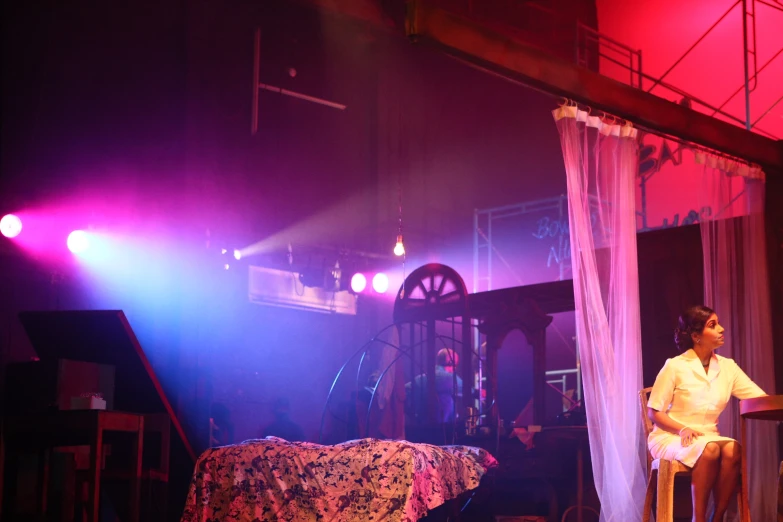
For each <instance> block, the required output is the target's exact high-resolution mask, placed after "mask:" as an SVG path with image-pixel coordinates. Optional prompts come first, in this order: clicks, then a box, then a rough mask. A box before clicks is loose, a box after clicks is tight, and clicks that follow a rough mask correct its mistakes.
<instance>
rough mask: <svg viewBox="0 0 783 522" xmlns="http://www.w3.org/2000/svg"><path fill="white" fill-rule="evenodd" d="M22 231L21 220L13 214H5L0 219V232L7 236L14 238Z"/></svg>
mask: <svg viewBox="0 0 783 522" xmlns="http://www.w3.org/2000/svg"><path fill="white" fill-rule="evenodd" d="M21 231H22V220H21V219H19V218H18V217H17V216H15V215H13V214H6V215H5V216H3V219H0V233H1V234H3V235H4V236H5V237H7V238H14V237H16V236H18V235H19V233H20V232H21Z"/></svg>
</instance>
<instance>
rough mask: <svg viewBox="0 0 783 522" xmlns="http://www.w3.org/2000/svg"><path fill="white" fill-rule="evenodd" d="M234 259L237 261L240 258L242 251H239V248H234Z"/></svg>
mask: <svg viewBox="0 0 783 522" xmlns="http://www.w3.org/2000/svg"><path fill="white" fill-rule="evenodd" d="M234 259H236V260H237V261H239V260H240V259H242V252H240V251H239V250H234Z"/></svg>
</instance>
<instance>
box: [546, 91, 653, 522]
mask: <svg viewBox="0 0 783 522" xmlns="http://www.w3.org/2000/svg"><path fill="white" fill-rule="evenodd" d="M553 115H554V117H555V121H556V122H557V128H558V131H559V133H560V142H561V146H562V149H563V158H564V160H565V169H566V176H567V178H568V220H569V226H570V239H571V264H572V269H573V280H574V295H575V299H576V318H577V319H576V320H577V325H576V334H577V340H578V342H579V351H580V357H581V361H582V371H583V381H582V382H583V385H584V398H585V409H586V412H587V425H588V426H587V427H588V430H589V435H590V454H591V457H592V464H593V477H594V481H595V487H596V490H597V492H598V497H599V499H600V501H601V521H602V522H603V521H607V522H608V521H614V522H634V521H638V520H641V518H642V516H641V510H642V506H643V504H644V493H645V484H646V477H645V464H644V462H645V460H644V452H643V451H644V447H645V446H644V444H645V441H643V440H642V425H641V418H640V409H639V403H638V392H639V390H640V389H641V388H642V357H641V326H640V318H639V275H638V263H637V255H636V211H635V206H636V205H635V204H636V196H635V180H636V173H637V163H638V160H637V156H638V142H637V135H636V130H635V129H634V128H633V127H632V126H631V125H629V124H626V125H622V126H620V125H614V124H609V123H606V122H604V121H602V120H601V119H600V118H597V117H594V116H590V115H589V114H588V113H586V112H584V111H581V110H579V109H578V108H577V107H571V106H562V107H560V108H558V109H557V110H555V111H553Z"/></svg>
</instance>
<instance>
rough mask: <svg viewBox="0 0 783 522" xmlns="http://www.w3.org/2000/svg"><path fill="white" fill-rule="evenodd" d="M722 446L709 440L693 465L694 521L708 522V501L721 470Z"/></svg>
mask: <svg viewBox="0 0 783 522" xmlns="http://www.w3.org/2000/svg"><path fill="white" fill-rule="evenodd" d="M720 456H721V448H720V446H719V445H718V444H717V443H715V442H708V443H707V445H706V446H705V447H704V451H703V452H702V454H701V457H699V460H697V461H696V464H695V465H694V466H693V471H692V473H691V498H692V499H693V522H707V502H709V500H710V493H711V492H712V488H713V487H714V486H715V483H716V479H717V478H718V474H719V471H720Z"/></svg>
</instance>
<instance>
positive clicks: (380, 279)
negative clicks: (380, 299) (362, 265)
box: [372, 272, 389, 294]
mask: <svg viewBox="0 0 783 522" xmlns="http://www.w3.org/2000/svg"><path fill="white" fill-rule="evenodd" d="M372 289H373V290H375V291H376V292H378V293H379V294H385V293H386V291H387V290H388V289H389V277H388V276H387V275H386V274H384V273H383V272H379V273H377V274H375V276H373V278H372Z"/></svg>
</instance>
